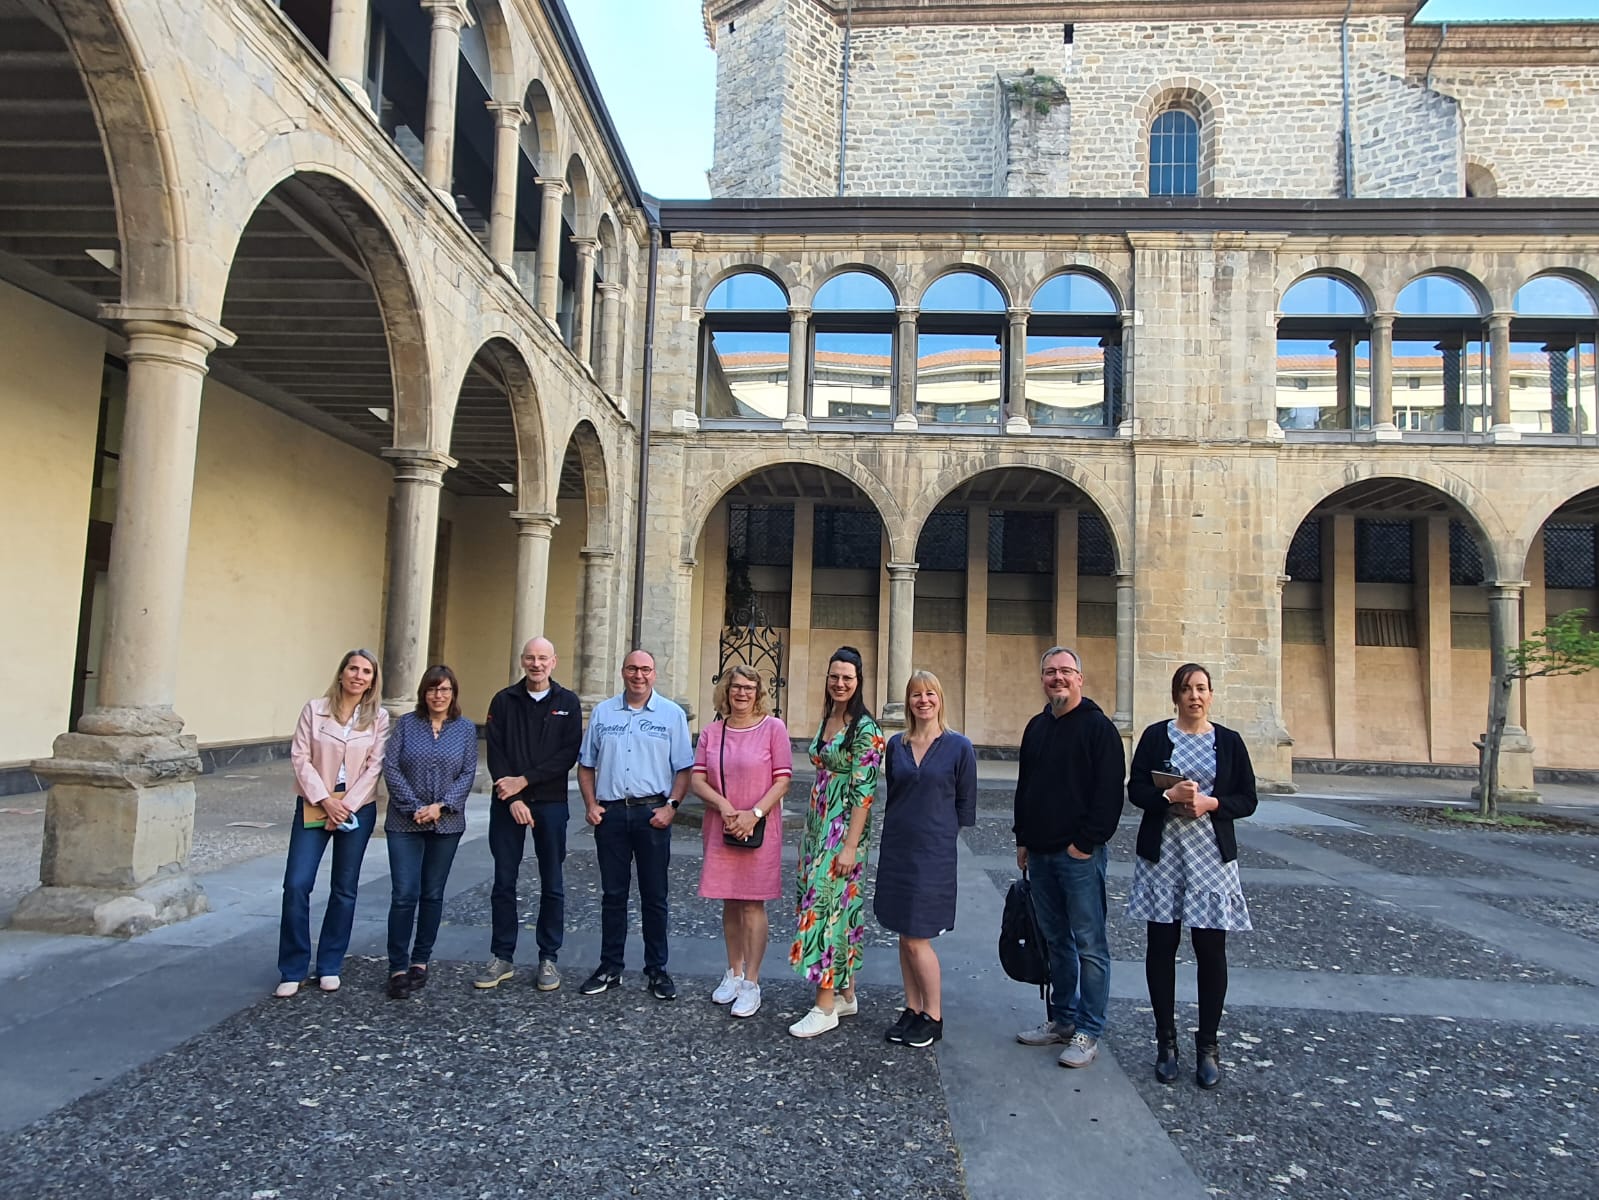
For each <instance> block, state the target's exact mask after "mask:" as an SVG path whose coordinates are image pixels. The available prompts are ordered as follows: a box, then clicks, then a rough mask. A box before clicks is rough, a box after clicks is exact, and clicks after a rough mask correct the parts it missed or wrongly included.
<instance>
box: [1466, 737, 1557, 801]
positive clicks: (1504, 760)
mask: <svg viewBox="0 0 1599 1200" xmlns="http://www.w3.org/2000/svg"><path fill="white" fill-rule="evenodd" d="M1477 751H1478V753H1479V754H1481V752H1482V742H1480V741H1479V742H1478V743H1477ZM1471 798H1472V799H1473V800H1479V801H1480V800H1481V799H1482V788H1481V787H1480V786H1479V787H1474V788H1472V789H1471ZM1499 799H1500V800H1501V801H1502V802H1504V803H1506V804H1538V803H1540V802H1541V801H1542V800H1543V796H1542V795H1541V794H1540V793H1539V791H1538V788H1537V785H1536V783H1535V782H1534V780H1533V775H1532V739H1531V738H1530V737H1528V736H1527V733H1526V731H1525V730H1523V729H1521V728H1519V727H1517V726H1514V725H1507V726H1506V727H1505V732H1504V736H1503V737H1501V738H1500V740H1499Z"/></svg>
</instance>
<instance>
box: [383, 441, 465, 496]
mask: <svg viewBox="0 0 1599 1200" xmlns="http://www.w3.org/2000/svg"><path fill="white" fill-rule="evenodd" d="M380 453H381V454H382V456H383V457H384V458H386V459H388V460H389V461H390V462H391V463H393V464H394V482H395V483H420V484H424V485H426V486H428V487H439V486H440V485H441V484H443V482H444V473H445V472H446V471H448V470H449V469H450V468H452V467H454V466H455V459H453V458H451V457H450V456H449V455H448V454H444V453H441V452H440V451H438V450H418V449H411V448H409V447H405V446H385V447H384V448H383V450H382V451H380Z"/></svg>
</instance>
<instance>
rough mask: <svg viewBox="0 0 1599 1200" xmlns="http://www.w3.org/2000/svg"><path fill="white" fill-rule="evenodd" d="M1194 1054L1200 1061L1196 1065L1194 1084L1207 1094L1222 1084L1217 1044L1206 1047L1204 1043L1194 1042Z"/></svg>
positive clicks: (1212, 1043) (1213, 1043)
mask: <svg viewBox="0 0 1599 1200" xmlns="http://www.w3.org/2000/svg"><path fill="white" fill-rule="evenodd" d="M1194 1053H1195V1054H1196V1055H1198V1058H1199V1061H1198V1062H1197V1063H1196V1064H1195V1065H1194V1082H1195V1083H1197V1084H1198V1085H1199V1086H1200V1087H1202V1088H1204V1089H1205V1090H1206V1091H1207V1092H1208V1091H1210V1089H1211V1088H1213V1087H1215V1086H1216V1085H1217V1084H1219V1083H1220V1082H1221V1063H1220V1062H1219V1061H1218V1055H1219V1051H1218V1049H1217V1046H1216V1043H1215V1042H1211V1043H1210V1044H1209V1045H1206V1044H1205V1043H1203V1042H1200V1041H1197V1040H1196V1041H1195V1042H1194Z"/></svg>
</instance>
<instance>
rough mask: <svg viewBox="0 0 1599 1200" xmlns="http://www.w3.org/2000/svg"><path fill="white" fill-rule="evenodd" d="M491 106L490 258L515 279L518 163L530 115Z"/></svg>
mask: <svg viewBox="0 0 1599 1200" xmlns="http://www.w3.org/2000/svg"><path fill="white" fill-rule="evenodd" d="M487 107H488V110H489V111H490V112H491V113H493V114H494V197H493V200H492V202H491V205H490V210H489V257H490V258H492V259H493V260H494V261H495V262H496V263H498V264H499V267H500V269H501V270H502V271H504V272H505V273H506V274H507V275H510V276H511V277H512V278H513V279H514V278H515V277H516V272H515V268H514V267H513V265H512V258H513V257H514V256H515V254H516V176H517V160H518V158H520V157H521V146H522V143H521V136H522V126H524V125H526V124H527V122H528V115H527V109H525V108H523V107H522V106H521V105H520V104H515V103H509V104H507V103H501V102H500V101H498V100H490V101H488V104H487Z"/></svg>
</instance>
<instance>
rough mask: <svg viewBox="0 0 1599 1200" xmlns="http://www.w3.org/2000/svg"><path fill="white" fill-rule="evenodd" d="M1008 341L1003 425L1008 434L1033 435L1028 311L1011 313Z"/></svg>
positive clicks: (1009, 312)
mask: <svg viewBox="0 0 1599 1200" xmlns="http://www.w3.org/2000/svg"><path fill="white" fill-rule="evenodd" d="M1005 317H1006V320H1007V321H1008V322H1009V328H1008V330H1007V336H1006V338H1005V402H1004V404H1003V405H1002V406H1001V413H1002V416H1001V421H1000V423H1001V425H1002V426H1003V427H1004V430H1005V432H1006V433H1030V432H1032V425H1030V424H1029V423H1028V420H1027V317H1028V310H1027V309H1025V308H1012V309H1007V310H1006V312H1005Z"/></svg>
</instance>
